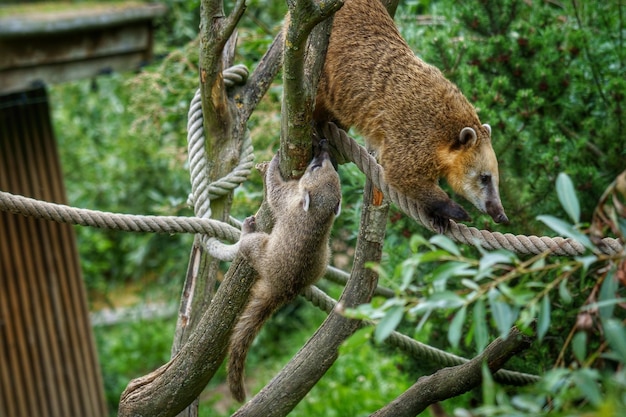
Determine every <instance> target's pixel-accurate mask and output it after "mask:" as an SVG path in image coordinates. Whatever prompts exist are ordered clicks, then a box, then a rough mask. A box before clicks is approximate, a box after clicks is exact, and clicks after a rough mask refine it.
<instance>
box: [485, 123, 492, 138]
mask: <svg viewBox="0 0 626 417" xmlns="http://www.w3.org/2000/svg"><path fill="white" fill-rule="evenodd" d="M483 127H484V128H485V129H487V132H488V133H489V136H491V126H489V124H487V123H485V124H484V125H483Z"/></svg>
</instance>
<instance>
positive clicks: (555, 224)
mask: <svg viewBox="0 0 626 417" xmlns="http://www.w3.org/2000/svg"><path fill="white" fill-rule="evenodd" d="M537 220H539V221H541V222H543V223H544V224H545V225H546V226H548V227H549V228H550V229H552V230H554V231H555V232H557V233H558V234H560V235H563V236H565V237H569V238H572V239H574V240H576V241H578V242H580V243H581V244H582V245H583V246H584V247H586V248H587V249H591V250H593V249H595V247H594V246H593V243H591V240H589V238H588V237H587V236H585V235H584V234H582V233H581V232H579V231H578V230H576V229H574V227H572V225H570V224H568V223H567V222H564V221H563V220H561V219H559V218H557V217H554V216H550V215H547V214H546V215H541V216H537Z"/></svg>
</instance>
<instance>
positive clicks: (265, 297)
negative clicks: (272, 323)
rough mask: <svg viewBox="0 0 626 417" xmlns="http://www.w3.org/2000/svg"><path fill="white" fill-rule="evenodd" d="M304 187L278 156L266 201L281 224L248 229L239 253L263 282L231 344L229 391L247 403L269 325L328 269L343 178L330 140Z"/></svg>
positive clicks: (270, 173)
mask: <svg viewBox="0 0 626 417" xmlns="http://www.w3.org/2000/svg"><path fill="white" fill-rule="evenodd" d="M316 153H317V154H316V155H315V157H314V158H313V160H312V161H311V163H310V164H309V166H308V167H307V169H306V171H305V173H304V175H302V178H300V180H298V181H295V180H294V181H284V180H283V178H282V176H281V174H280V170H279V168H278V164H279V157H278V155H276V156H274V158H273V159H272V161H271V162H270V164H269V166H268V168H267V172H266V174H265V189H266V200H267V202H268V204H269V207H270V209H271V212H272V215H273V217H274V220H275V223H274V227H273V229H272V232H271V233H270V234H267V233H261V232H256V231H255V218H254V216H252V217H248V218H247V219H246V220H245V221H244V224H243V227H242V234H241V239H240V241H239V242H240V247H239V251H240V253H241V254H242V256H243V257H244V258H245V259H246V260H247V261H248V262H249V263H250V264H251V265H252V267H253V268H254V269H255V270H256V272H257V273H258V275H259V277H258V279H257V281H256V282H255V283H254V285H253V287H252V290H251V295H250V300H249V301H248V305H247V306H246V307H245V309H244V311H243V313H242V314H241V317H240V318H239V321H238V322H237V324H236V325H235V328H234V329H233V333H232V336H231V339H230V348H229V355H230V357H229V360H228V385H229V387H230V391H231V393H232V395H233V397H234V398H235V399H236V400H238V401H243V400H245V397H246V394H245V389H244V386H243V371H244V364H245V360H246V355H247V353H248V349H249V348H250V345H251V344H252V342H253V341H254V338H255V337H256V335H257V333H258V332H259V330H260V329H261V326H262V325H263V323H264V322H265V321H266V320H267V319H268V318H269V317H270V316H271V315H272V313H273V312H274V311H275V310H276V309H277V308H278V307H280V306H282V305H284V304H286V303H287V302H289V301H291V300H293V299H294V298H295V297H296V296H297V295H298V294H299V293H300V292H301V291H302V290H303V289H304V288H305V287H307V286H308V285H311V284H313V283H314V282H315V281H317V280H318V279H319V278H320V277H321V276H322V275H323V274H324V271H325V270H326V265H327V264H328V256H329V248H328V239H329V235H330V229H331V226H332V224H333V221H334V219H335V216H337V215H338V214H339V211H340V207H341V187H340V184H339V176H338V175H337V171H335V168H334V167H333V165H332V163H331V160H330V157H329V154H328V144H327V142H326V140H322V141H321V142H320V144H319V149H318V151H317V152H316Z"/></svg>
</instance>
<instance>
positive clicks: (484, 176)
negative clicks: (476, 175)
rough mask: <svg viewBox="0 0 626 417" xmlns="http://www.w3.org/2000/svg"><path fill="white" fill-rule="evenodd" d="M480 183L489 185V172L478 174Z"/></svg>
mask: <svg viewBox="0 0 626 417" xmlns="http://www.w3.org/2000/svg"><path fill="white" fill-rule="evenodd" d="M480 183H481V184H482V185H489V184H491V175H489V174H480Z"/></svg>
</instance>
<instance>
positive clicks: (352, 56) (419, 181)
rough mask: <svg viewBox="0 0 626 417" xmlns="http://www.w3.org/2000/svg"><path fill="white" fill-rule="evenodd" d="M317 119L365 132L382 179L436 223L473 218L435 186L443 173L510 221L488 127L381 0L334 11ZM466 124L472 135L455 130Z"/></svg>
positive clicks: (353, 2)
mask: <svg viewBox="0 0 626 417" xmlns="http://www.w3.org/2000/svg"><path fill="white" fill-rule="evenodd" d="M314 119H315V120H316V121H318V122H319V121H336V122H338V123H339V124H340V125H341V126H343V127H350V126H354V127H355V128H356V129H357V130H358V131H359V132H360V133H361V134H363V136H365V138H366V140H367V144H368V146H369V147H370V148H373V149H374V150H376V151H377V152H378V154H379V159H380V163H381V165H382V166H383V168H384V170H385V179H386V181H387V182H388V183H389V184H391V185H392V186H394V187H396V188H397V189H399V190H400V191H402V192H403V193H405V194H407V195H409V196H410V197H413V198H415V199H417V200H418V201H419V202H420V203H421V204H422V205H423V206H424V207H425V209H426V210H427V212H428V213H429V214H430V215H431V216H432V218H433V219H432V221H433V225H434V226H435V228H436V229H438V230H439V231H442V229H445V227H446V226H447V223H448V219H450V218H452V219H455V220H470V217H469V215H468V214H467V212H466V211H465V210H464V209H463V208H462V207H461V206H460V205H458V204H457V203H455V202H454V201H452V200H451V199H450V198H449V197H448V196H447V194H446V193H445V192H444V191H443V190H442V189H441V188H440V187H439V184H438V182H439V178H441V177H445V178H446V179H447V181H448V183H449V184H450V186H451V187H452V188H453V189H454V191H455V192H457V193H459V194H461V195H463V196H464V197H466V198H467V199H468V200H469V201H471V202H472V203H473V204H474V205H476V206H477V207H478V208H479V209H480V210H481V211H484V212H488V213H489V214H490V215H491V216H492V218H493V219H494V220H495V221H496V222H501V221H508V219H507V218H506V215H505V214H504V209H503V208H502V205H501V203H500V197H499V194H498V165H497V160H496V156H495V153H494V152H493V149H492V147H491V132H490V128H489V127H488V126H486V125H482V124H481V122H480V120H479V118H478V116H477V114H476V111H475V109H474V107H473V106H472V105H471V104H470V103H469V102H468V101H467V99H466V98H465V97H464V96H463V94H462V93H461V92H460V91H459V89H458V88H457V87H456V86H455V85H454V84H452V83H451V82H450V81H448V80H447V79H446V78H445V77H444V76H443V74H442V73H441V71H439V70H438V69H437V68H435V67H433V66H431V65H428V64H427V63H425V62H424V61H422V60H421V59H419V58H417V57H416V56H415V54H414V53H413V51H411V49H410V48H409V46H408V45H407V43H406V42H405V41H404V39H402V37H401V36H400V33H399V32H398V30H397V28H396V26H395V24H394V22H393V20H392V19H391V17H390V16H389V14H388V13H387V11H386V10H385V8H384V7H383V6H382V4H381V3H380V1H379V0H346V2H345V4H344V6H343V7H342V8H341V9H340V10H339V11H338V12H337V13H336V15H335V20H334V23H333V29H332V32H331V37H330V43H329V47H328V53H327V55H326V63H325V66H324V70H323V74H322V78H321V80H320V84H319V87H318V94H317V97H316V109H315V115H314ZM465 127H471V128H472V129H473V130H474V132H475V137H474V138H471V137H467V136H466V137H460V133H461V131H462V130H463V128H465Z"/></svg>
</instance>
